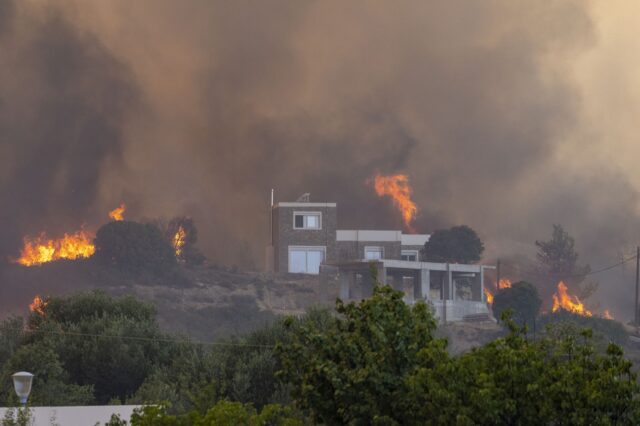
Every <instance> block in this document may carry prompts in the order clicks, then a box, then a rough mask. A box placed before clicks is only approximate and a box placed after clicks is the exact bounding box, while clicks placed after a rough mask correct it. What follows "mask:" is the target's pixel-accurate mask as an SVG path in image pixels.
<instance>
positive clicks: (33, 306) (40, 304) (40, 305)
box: [29, 295, 49, 315]
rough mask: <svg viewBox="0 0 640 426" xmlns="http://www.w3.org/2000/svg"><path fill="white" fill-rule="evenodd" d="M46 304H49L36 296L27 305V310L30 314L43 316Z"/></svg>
mask: <svg viewBox="0 0 640 426" xmlns="http://www.w3.org/2000/svg"><path fill="white" fill-rule="evenodd" d="M47 303H49V302H48V301H47V300H45V299H43V298H41V297H40V296H39V295H36V297H34V298H33V301H32V302H31V303H30V304H29V310H30V311H31V312H35V313H38V314H40V315H44V308H45V307H46V306H47Z"/></svg>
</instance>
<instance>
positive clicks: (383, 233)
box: [336, 229, 430, 246]
mask: <svg viewBox="0 0 640 426" xmlns="http://www.w3.org/2000/svg"><path fill="white" fill-rule="evenodd" d="M429 237H430V235H429V234H403V233H402V231H392V230H375V229H339V230H337V231H336V240H337V241H380V242H400V244H401V245H403V246H422V245H424V243H426V242H427V241H428V240H429Z"/></svg>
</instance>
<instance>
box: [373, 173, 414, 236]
mask: <svg viewBox="0 0 640 426" xmlns="http://www.w3.org/2000/svg"><path fill="white" fill-rule="evenodd" d="M373 186H374V188H375V190H376V194H378V196H380V197H383V196H385V195H388V196H390V197H391V199H392V200H393V205H394V206H395V207H396V208H397V209H398V210H400V213H401V214H402V220H403V221H404V225H405V227H406V228H407V230H409V231H410V232H415V230H414V229H413V226H412V225H411V222H413V220H414V219H415V217H416V214H417V213H418V207H417V206H416V203H414V202H413V200H411V194H412V192H413V191H412V189H411V186H410V185H409V177H408V176H407V175H403V174H397V175H389V176H382V175H380V174H376V176H375V177H374V182H373Z"/></svg>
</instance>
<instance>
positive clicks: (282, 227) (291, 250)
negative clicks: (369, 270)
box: [267, 202, 429, 274]
mask: <svg viewBox="0 0 640 426" xmlns="http://www.w3.org/2000/svg"><path fill="white" fill-rule="evenodd" d="M271 222H272V223H271V237H272V246H271V247H270V248H268V253H269V252H271V255H269V254H268V255H267V261H268V263H270V264H268V265H267V270H270V271H273V272H277V273H302V274H318V273H319V272H320V265H322V264H340V263H345V262H351V261H355V260H367V261H372V260H381V259H393V260H407V261H414V262H415V261H419V260H420V252H421V249H422V247H424V244H425V243H426V242H427V241H428V239H429V235H426V234H403V233H402V231H397V230H356V229H353V230H352V229H349V230H340V229H337V228H338V214H337V205H336V203H312V202H280V203H277V204H274V205H273V207H272V211H271Z"/></svg>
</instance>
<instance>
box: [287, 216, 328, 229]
mask: <svg viewBox="0 0 640 426" xmlns="http://www.w3.org/2000/svg"><path fill="white" fill-rule="evenodd" d="M321 219H322V216H321V214H320V213H315V212H314V213H294V214H293V229H321V228H322V220H321Z"/></svg>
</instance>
